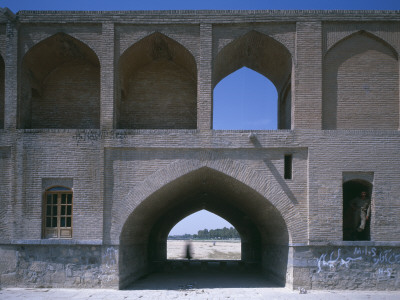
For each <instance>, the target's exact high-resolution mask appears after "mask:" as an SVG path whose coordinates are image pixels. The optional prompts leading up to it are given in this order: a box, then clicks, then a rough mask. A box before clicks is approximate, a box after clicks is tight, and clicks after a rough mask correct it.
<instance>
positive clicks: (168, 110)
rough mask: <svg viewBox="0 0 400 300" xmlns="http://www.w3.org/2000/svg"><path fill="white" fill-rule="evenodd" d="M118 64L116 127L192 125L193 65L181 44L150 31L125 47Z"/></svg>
mask: <svg viewBox="0 0 400 300" xmlns="http://www.w3.org/2000/svg"><path fill="white" fill-rule="evenodd" d="M118 67H119V87H120V88H119V95H118V100H117V107H116V111H117V127H118V128H128V129H195V128H196V126H197V110H196V108H197V65H196V61H195V58H194V57H193V55H192V54H191V53H190V52H189V50H187V49H186V48H185V47H184V46H182V45H181V44H180V43H178V42H177V41H175V40H173V39H171V38H170V37H168V36H166V35H164V34H162V33H160V32H154V33H152V34H150V35H149V36H147V37H145V38H143V39H141V40H140V41H138V42H136V43H135V44H133V45H132V46H131V47H129V48H128V49H127V50H125V52H124V53H123V54H122V55H121V57H120V58H119V63H118Z"/></svg>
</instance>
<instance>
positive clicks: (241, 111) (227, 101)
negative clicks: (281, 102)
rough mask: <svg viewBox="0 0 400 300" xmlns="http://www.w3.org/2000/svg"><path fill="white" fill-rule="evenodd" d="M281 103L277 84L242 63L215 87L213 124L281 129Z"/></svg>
mask: <svg viewBox="0 0 400 300" xmlns="http://www.w3.org/2000/svg"><path fill="white" fill-rule="evenodd" d="M277 103H278V93H277V90H276V88H275V86H274V84H273V83H272V82H271V81H270V80H269V79H268V78H267V77H265V76H263V75H261V74H260V73H258V72H255V71H253V70H251V69H249V68H247V67H242V68H241V69H239V70H237V71H235V72H233V73H232V74H230V75H228V76H227V77H225V78H224V79H222V80H221V81H220V82H219V83H218V84H217V86H216V87H215V88H214V95H213V107H214V109H213V128H214V129H230V130H232V129H234V130H237V129H244V130H249V129H250V130H251V129H253V130H265V129H268V130H274V129H277V117H278V112H277V109H278V105H277Z"/></svg>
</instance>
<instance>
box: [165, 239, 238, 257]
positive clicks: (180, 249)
mask: <svg viewBox="0 0 400 300" xmlns="http://www.w3.org/2000/svg"><path fill="white" fill-rule="evenodd" d="M188 243H190V245H191V253H192V258H193V259H207V260H212V259H216V260H226V259H229V260H230V259H232V260H239V259H240V257H241V242H240V240H237V241H235V240H232V241H231V240H229V241H218V240H217V241H190V242H189V241H182V240H168V241H167V258H168V259H181V258H182V259H183V258H185V257H186V245H187V244H188Z"/></svg>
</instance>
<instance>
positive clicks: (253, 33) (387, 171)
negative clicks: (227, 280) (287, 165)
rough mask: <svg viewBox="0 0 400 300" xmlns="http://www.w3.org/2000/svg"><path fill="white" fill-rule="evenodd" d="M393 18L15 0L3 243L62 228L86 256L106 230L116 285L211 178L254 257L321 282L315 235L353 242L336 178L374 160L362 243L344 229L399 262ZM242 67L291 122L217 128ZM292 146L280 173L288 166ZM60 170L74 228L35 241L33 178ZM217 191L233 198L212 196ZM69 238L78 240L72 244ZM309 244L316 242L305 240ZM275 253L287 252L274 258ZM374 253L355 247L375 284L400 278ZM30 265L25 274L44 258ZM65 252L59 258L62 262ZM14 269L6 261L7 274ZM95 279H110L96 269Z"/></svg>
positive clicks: (0, 223)
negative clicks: (230, 78) (269, 89)
mask: <svg viewBox="0 0 400 300" xmlns="http://www.w3.org/2000/svg"><path fill="white" fill-rule="evenodd" d="M60 20H62V22H60ZM383 20H384V22H382V21H383ZM399 20H400V16H399V14H398V12H362V11H361V12H322V11H313V12H308V11H305V12H271V11H262V12H255V11H249V12H232V11H221V12H214V11H209V12H202V11H198V12H187V11H185V12H21V13H19V15H18V21H17V23H12V22H9V21H8V19H2V18H0V22H2V23H1V24H0V53H1V54H2V57H3V59H4V68H3V69H4V80H1V78H0V82H4V95H5V96H4V113H2V115H3V118H4V124H5V126H4V128H5V130H2V131H1V132H0V166H1V168H0V169H1V170H0V180H1V183H2V185H1V186H0V195H1V201H2V203H3V204H4V205H2V206H1V207H0V217H1V218H0V235H1V237H0V239H1V243H2V244H3V245H6V246H4V247H5V248H7V249H6V250H5V251H6V252H7V253H6V254H7V257H10V253H12V254H11V256H12V255H14V254H13V253H14V252H15V251H20V249H21V248H18V247H20V246H18V245H20V244H24V245H28V246H29V247H30V249H31V250H26V253H28V252H29V251H33V252H35V254H34V255H35V257H36V258H35V259H37V260H38V261H39V260H41V259H42V257H43V255H42V251H44V250H43V249H44V248H40V247H39V248H37V249H36V248H35V247H36V246H35V245H39V244H46V247H47V246H48V245H63V243H64V244H67V245H69V247H70V248H71V251H75V250H77V251H78V252H76V253H81V252H86V251H89V250H88V249H89V248H85V247H86V246H87V247H90V245H99V244H101V243H103V244H104V245H105V246H104V249H102V250H101V251H103V250H104V251H105V253H106V254H107V251H108V248H110V249H117V248H118V247H117V248H112V247H114V246H117V245H119V244H121V245H122V246H121V249H122V250H121V256H120V258H121V260H120V261H119V265H120V266H121V265H122V266H123V268H121V270H120V273H118V270H117V269H116V266H115V264H114V265H113V269H112V271H111V273H112V274H111V277H112V280H113V283H112V285H113V286H114V285H115V283H116V280H118V279H116V278H117V277H115V276H120V277H119V279H120V280H121V281H125V280H129V276H130V275H132V276H139V275H143V274H145V273H146V272H147V267H148V265H149V263H150V261H149V258H150V257H151V255H150V254H151V253H150V252H149V249H148V245H149V244H151V243H153V244H154V245H159V246H160V249H161V250H159V251H160V252H159V253H158V255H159V256H160V257H162V253H161V252H162V250H163V249H165V247H163V243H164V241H165V238H166V234H167V233H166V231H165V229H162V230H161V229H160V230H158V231H157V228H162V227H163V226H164V225H165V226H164V227H165V228H169V227H171V226H172V225H173V224H172V223H174V222H177V221H179V219H181V218H182V217H183V216H184V215H185V213H188V212H189V211H190V212H191V211H192V210H194V209H197V208H199V209H200V208H201V206H202V205H203V203H202V202H201V201H202V200H201V199H202V198H201V197H203V196H204V193H209V194H212V196H209V198H208V200H209V201H210V203H211V202H212V205H210V206H209V207H210V209H213V210H214V211H215V212H217V213H219V214H220V215H223V216H224V217H225V218H226V219H228V221H229V220H231V221H232V222H234V223H235V222H236V224H238V228H241V230H242V231H243V232H246V229H247V230H248V234H247V235H246V234H244V237H245V239H247V240H246V243H245V244H246V247H249V249H252V250H254V253H258V254H257V255H256V256H254V257H256V258H257V259H259V262H261V264H262V265H264V268H265V270H269V269H268V268H272V269H273V270H269V271H272V272H274V273H275V276H276V277H278V278H279V279H280V280H281V281H285V280H286V283H287V284H289V285H291V286H296V285H298V284H299V283H302V282H303V281H304V283H305V284H306V285H307V284H310V286H312V283H313V282H315V283H316V284H315V286H316V287H318V288H320V287H323V284H322V281H323V279H324V276H325V275H326V276H330V275H332V274H325V273H323V274H320V275H318V274H319V273H317V274H314V273H315V272H317V271H318V270H317V267H318V266H317V265H316V263H317V260H318V259H319V261H320V263H326V264H327V265H329V264H332V263H334V262H330V261H329V260H321V259H320V256H321V255H323V254H324V253H325V252H324V251H325V248H324V249H322V248H321V249H319V248H318V247H325V246H326V245H327V244H328V243H329V244H335V245H337V246H338V247H339V248H340V247H350V246H351V245H350V244H349V243H350V242H346V241H343V228H342V227H343V224H342V223H343V222H342V218H343V191H342V189H343V183H344V182H345V180H346V178H348V176H349V175H348V174H352V175H351V176H352V178H353V177H354V178H353V179H362V178H361V177H363V176H364V177H365V174H373V176H372V178H373V180H371V181H372V182H371V183H372V184H373V189H372V215H371V225H370V228H371V241H361V242H355V243H356V244H357V243H359V244H357V245H366V246H368V247H369V246H371V247H374V246H375V245H379V246H382V247H383V246H384V247H386V246H388V245H391V246H393V247H394V248H393V249H394V250H390V251H392V252H391V253H394V254H393V255H394V256H393V257H394V259H397V257H398V256H397V255H398V254H397V252H396V251H397V250H396V249H398V247H399V246H400V245H399V240H398V237H399V236H400V232H399V230H400V229H399V226H398V224H397V223H398V222H397V221H398V219H399V218H400V203H399V198H398V196H397V195H399V193H400V191H399V186H400V185H399V184H398V183H399V182H400V177H399V175H398V169H399V168H400V166H399V164H400V161H399V160H398V157H399V154H400V153H399V149H400V135H399V132H398V126H399V124H398V122H399V121H398V119H399V65H398V53H399V51H400V25H399V24H400V23H399ZM17 25H18V26H17ZM65 43H66V44H65ZM65 48H68V49H70V50H69V51H70V52H68V51H67V52H65ZM62 53H64V54H66V55H63V54H62ZM277 57H278V58H279V59H277ZM66 58H73V59H66ZM242 65H247V66H249V67H251V68H253V69H255V70H256V71H258V72H260V73H262V74H263V75H265V76H267V77H270V79H273V81H274V83H275V85H276V86H277V87H278V90H279V93H280V97H281V100H280V101H279V103H280V105H281V106H282V107H281V110H280V128H291V129H292V130H270V131H268V130H266V131H253V132H252V131H241V130H237V131H228V130H226V131H223V130H221V131H219V130H212V129H211V124H212V89H213V86H214V85H215V84H216V83H217V82H218V81H219V80H221V79H222V78H224V77H225V76H227V75H229V74H230V73H231V72H233V71H235V70H236V69H238V68H239V67H241V66H242ZM0 70H1V66H0ZM0 90H1V86H0ZM32 96H33V98H32ZM31 98H32V99H31ZM38 100H39V101H38ZM360 111H362V114H360ZM64 112H68V114H61V113H64ZM289 116H290V118H289ZM17 120H18V122H17ZM31 128H34V129H31ZM82 128H84V129H85V130H82ZM100 128H101V129H100ZM79 129H81V130H79ZM321 129H325V130H321ZM327 129H331V130H327ZM285 154H291V155H293V178H292V179H289V180H288V179H284V178H283V173H284V155H285ZM358 175H359V176H360V178H358V177H357V176H358ZM65 181H68V182H71V183H72V188H73V193H74V207H73V238H72V240H68V241H65V240H57V239H56V240H45V239H42V234H41V233H42V217H43V212H42V201H43V199H42V196H43V192H44V191H45V189H46V188H47V187H48V184H50V183H56V184H61V183H62V182H65ZM224 204H229V205H227V206H226V207H229V209H226V210H224V209H221V207H223V206H224ZM175 208H176V210H175ZM167 212H168V214H167ZM169 216H170V218H169ZM238 216H245V217H247V218H249V223H248V224H250V225H249V226H245V224H246V223H245V222H244V221H243V222H242V221H240V218H239V217H238ZM244 219H246V218H244ZM157 226H158V227H157ZM164 227H163V228H164ZM154 231H157V232H154ZM153 237H154V238H153ZM77 243H78V244H82V245H86V246H85V247H83V248H82V249H83V250H82V249H80V248H79V249H77V248H76V249H75V248H74V246H73V245H75V244H77ZM305 245H307V247H310V248H307V251H302V249H303V248H301V247H304V246H305ZM108 246H110V247H108ZM2 247H3V246H2ZM4 247H3V248H4ZM29 247H28V248H29ZM131 247H133V248H134V250H133V251H132V252H129V251H130V249H131ZM288 247H289V248H288ZM396 247H397V248H396ZM5 248H4V249H5ZM34 248H35V249H34ZM55 248H56V247H54V249H53V248H52V246H49V249H53V250H54V251H55V252H57V251H58V250H56V249H55ZM32 249H34V250H32ZM74 249H75V250H74ZM53 250H52V251H53ZM94 250H95V251H100V250H99V249H97V248H96V249H94ZM252 250H251V251H252ZM297 250H298V251H297ZM386 250H387V249H386ZM386 250H385V249H383V250H382V251H381V252H382V253H386V252H385V251H386ZM13 251H14V252H13ZM110 251H111V250H110ZM251 251H250V250H249V251H248V253H250V252H251ZM321 251H322V252H321ZM327 251H328V250H327ZM329 251H330V252H329ZM329 251H328V252H329V253H331V252H332V251H333V250H332V251H331V250H330V249H329ZM334 251H337V249H334ZM346 251H351V249H350V248H347V250H346ZM4 253H5V252H4ZM26 253H24V254H23V257H25V256H24V255H25V254H26ZM57 253H58V252H57ZM99 253H100V252H99ZM127 253H128V254H127ZM129 253H131V254H129ZM132 253H133V254H132ZM282 253H285V255H286V253H287V255H288V260H287V261H285V260H276V261H273V263H272V261H270V260H269V258H268V257H272V258H273V257H280V256H282ZM321 253H322V254H321ZM103 254H104V253H103ZM103 254H102V255H103ZM106 254H105V259H107V257H108V256H107V255H106ZM303 254H304V255H303ZM246 255H247V256H246V257H252V256H251V255H250V254H246ZM296 255H297V256H296ZM346 255H347V254H346ZM103 256H104V255H103ZM23 257H22V258H21V261H24V259H23ZM66 257H67V256H66ZM346 257H350V258H354V257H353V256H350V255H349V256H346ZM393 257H392V258H393ZM371 261H372V260H371V259H369V258H368V259H365V261H364V260H363V263H362V265H360V266H359V269H358V271H357V272H362V271H363V270H367V272H369V273H371V272H372V273H373V274H375V275H373V276H372V275H371V276H372V277H371V278H373V279H371V280H372V281H373V284H372V286H374V287H378V286H379V288H381V287H386V288H389V289H393V288H394V287H395V286H396V282H398V278H399V277H398V275H393V273H391V275H390V276H392V275H393V276H394V277H393V278H392V277H390V278H389V279H387V284H386V285H385V284H381V283H379V285H378V284H375V283H376V282H378V281H379V280H380V277H379V276H380V275H382V274H387V272H389V271H388V268H390V266H388V265H384V267H385V268H386V269H385V270H386V271H385V270H384V269H382V271H380V269H376V268H375V269H374V268H372V267H371V265H369V264H370V263H371ZM311 262H312V263H311ZM52 263H53V262H51V261H49V262H47V264H48V265H52ZM65 263H66V265H67V264H68V261H66V262H65ZM78 263H79V264H80V267H79V268H78V269H79V270H75V271H76V273H73V272H72V271H71V272H70V271H65V272H69V273H68V274H69V275H71V276H69V275H68V276H67V277H68V283H67V285H68V286H82V285H80V284H81V283H82V280H84V279H82V278H85V277H86V278H87V276H89V275H88V274H86V273H85V272H84V271H82V270H83V269H84V268H85V266H86V265H85V263H83V262H78ZM292 263H293V264H292ZM364 263H365V264H364ZM31 264H32V266H31V265H29V266H27V270H25V271H26V272H25V271H21V272H25V273H26V274H31V273H29V272H30V271H32V272H33V271H35V270H34V269H35V268H37V267H38V266H39V267H40V268H42V267H44V264H37V263H32V262H31ZM389 264H390V262H389ZM396 264H398V261H396V263H394V264H393V268H398V266H397V265H396ZM66 265H62V266H61V265H59V267H60V268H61V269H62V268H64V269H63V270H67V269H68V270H70V269H69V267H67V266H66ZM271 266H274V267H271ZM9 267H10V266H9V264H7V262H5V260H2V262H1V264H0V273H1V272H3V274H4V273H5V272H8V271H7V270H9ZM98 267H99V265H96V270H97V269H98ZM338 267H340V268H346V265H340V266H338ZM30 268H31V269H32V270H30ZM46 268H47V266H46ZM340 268H337V272H336V271H335V272H336V273H335V274H333V275H334V278H338V280H339V281H340V282H341V284H339V285H338V287H339V286H340V287H343V286H345V285H343V284H342V283H343V282H345V281H346V280H347V279H348V277H349V274H350V273H348V272H347V269H346V270H345V271H344V272H342V271H343V270H344V269H343V270H342V269H340ZM5 269H7V270H6V271H4V270H5ZM14 269H15V268H14ZM14 269H13V270H14ZM396 270H397V269H396ZM81 271H82V272H81ZM65 272H64V273H65ZM96 272H97V271H94V273H96ZM313 272H314V273H313ZM321 272H322V271H321ZM321 272H320V273H321ZM385 272H386V273H385ZM11 273H12V272H11ZM89 273H90V272H89ZM372 273H371V274H372ZM73 274H76V280H79V282H78V281H77V282H75V281H74V280H75V279H73V278H72V277H74V276H73ZM116 274H118V275H116ZM395 274H398V272H397V273H395ZM42 275H43V276H42V277H41V278H40V280H42V281H43V280H44V282H46V280H47V279H48V277H46V276H45V275H46V274H44V273H43V274H42ZM106 275H107V276H108V275H110V274H106ZM378 275H379V276H378ZM13 276H14V275H9V274H8V273H7V276H2V277H1V278H3V279H2V280H3V281H2V282H5V281H4V280H8V279H7V278H9V279H10V278H11V279H10V280H14V279H15V276H14V277H13ZM60 276H61V277H60V278H61V279H62V278H64V277H63V276H64V275H60ZM285 276H286V277H285ZM374 276H375V277H374ZM396 276H397V277H396ZM69 277H71V278H69ZM13 278H14V279H13ZM46 278H47V279H46ZM78 278H79V279H78ZM328 278H329V277H328ZM321 280H322V281H321ZM385 280H386V279H385ZM396 280H397V281H396ZM42 281H41V282H42ZM61 281H62V280H60V282H61ZM121 281H120V282H119V283H120V284H121ZM102 282H103V283H104V285H103V284H102ZM92 283H93V284H94V285H95V286H106V285H107V278H106V277H104V278H103V277H102V278H100V282H99V281H97V279H96V282H92V281H88V284H89V285H91V284H92ZM60 284H61V283H60ZM328 285H329V288H331V287H332V284H331V282H330V283H329V284H328ZM358 286H360V285H357V283H354V282H353V283H351V285H350V286H349V287H351V288H357V287H358Z"/></svg>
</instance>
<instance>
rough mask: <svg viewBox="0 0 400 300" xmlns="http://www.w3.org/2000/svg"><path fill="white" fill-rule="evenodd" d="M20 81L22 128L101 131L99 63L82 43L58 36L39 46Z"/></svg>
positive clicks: (24, 64)
mask: <svg viewBox="0 0 400 300" xmlns="http://www.w3.org/2000/svg"><path fill="white" fill-rule="evenodd" d="M21 77H22V78H21V79H22V80H21V86H20V93H19V108H18V112H19V124H18V126H19V128H27V129H29V128H62V129H73V128H82V129H94V128H99V127H100V62H99V59H98V57H97V55H96V54H95V53H94V51H93V50H92V49H90V48H89V47H88V46H87V45H85V44H84V43H82V42H81V41H79V40H77V39H75V38H73V37H72V36H70V35H67V34H65V33H57V34H55V35H53V36H51V37H49V38H47V39H45V40H43V41H41V42H39V43H38V44H36V45H35V46H33V47H32V48H31V49H30V50H29V51H28V52H27V53H26V54H25V56H24V57H23V60H22V72H21ZM71 115H73V116H74V117H73V118H71Z"/></svg>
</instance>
